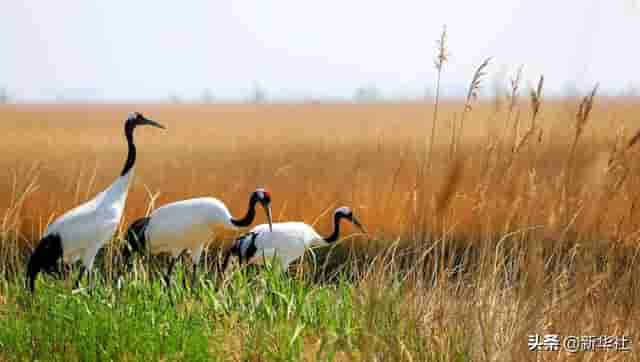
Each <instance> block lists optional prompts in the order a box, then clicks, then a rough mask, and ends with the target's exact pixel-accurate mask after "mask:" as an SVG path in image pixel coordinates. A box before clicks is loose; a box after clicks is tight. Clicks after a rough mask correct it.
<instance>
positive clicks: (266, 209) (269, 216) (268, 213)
mask: <svg viewBox="0 0 640 362" xmlns="http://www.w3.org/2000/svg"><path fill="white" fill-rule="evenodd" d="M264 211H265V212H266V213H267V221H269V231H273V220H272V219H271V205H264Z"/></svg>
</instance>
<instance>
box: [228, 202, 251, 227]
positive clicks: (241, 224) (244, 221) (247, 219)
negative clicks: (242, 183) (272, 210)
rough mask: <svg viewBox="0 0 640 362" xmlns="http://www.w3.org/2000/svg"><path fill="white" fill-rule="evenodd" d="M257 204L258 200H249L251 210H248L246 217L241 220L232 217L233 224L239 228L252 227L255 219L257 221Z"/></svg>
mask: <svg viewBox="0 0 640 362" xmlns="http://www.w3.org/2000/svg"><path fill="white" fill-rule="evenodd" d="M256 202H257V201H256V200H254V199H253V198H251V200H249V209H248V210H247V213H246V214H245V215H244V217H242V218H241V219H236V218H233V217H232V218H231V224H233V225H234V226H237V227H247V226H249V225H251V223H252V222H253V219H255V217H256Z"/></svg>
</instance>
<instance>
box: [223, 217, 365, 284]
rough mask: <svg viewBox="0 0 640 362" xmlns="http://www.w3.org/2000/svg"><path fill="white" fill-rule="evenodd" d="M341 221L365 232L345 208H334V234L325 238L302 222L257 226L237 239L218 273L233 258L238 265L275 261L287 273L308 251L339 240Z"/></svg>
mask: <svg viewBox="0 0 640 362" xmlns="http://www.w3.org/2000/svg"><path fill="white" fill-rule="evenodd" d="M342 219H345V220H348V221H350V222H352V223H353V224H354V225H355V226H357V227H358V228H359V229H360V230H361V231H362V232H365V233H366V231H365V229H364V227H363V226H362V224H361V223H360V221H359V220H358V219H357V218H356V217H355V215H353V211H351V209H350V208H348V207H346V206H343V207H339V208H337V209H336V211H335V213H334V214H333V232H332V233H331V234H330V235H329V236H327V237H323V236H320V235H319V234H318V233H317V232H316V231H315V230H314V229H313V227H311V225H308V224H305V223H303V222H283V223H275V224H273V228H272V229H271V230H270V229H269V228H268V227H267V225H265V224H262V225H258V226H256V227H254V228H253V229H252V230H251V231H250V232H249V233H247V234H245V235H243V236H241V237H239V238H237V239H236V240H235V242H234V243H233V245H232V246H231V248H229V250H227V251H226V252H225V255H224V260H223V262H222V267H221V268H220V269H219V272H220V273H224V271H225V270H226V268H227V264H228V263H229V258H230V257H231V256H232V255H233V256H236V257H237V258H238V260H239V261H240V263H243V262H244V263H251V264H255V263H259V262H261V261H263V259H267V258H275V259H277V260H278V261H279V262H280V263H281V264H282V268H283V270H285V271H286V270H288V268H289V264H291V262H293V261H294V260H296V259H298V258H300V257H301V256H303V255H304V253H305V251H306V250H307V249H309V248H311V247H315V246H328V245H331V244H333V243H335V242H336V241H337V240H339V238H340V221H341V220H342Z"/></svg>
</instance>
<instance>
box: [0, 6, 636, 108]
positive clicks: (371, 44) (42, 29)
mask: <svg viewBox="0 0 640 362" xmlns="http://www.w3.org/2000/svg"><path fill="white" fill-rule="evenodd" d="M637 1H638V0H609V1H597V0H584V1H578V0H564V1H562V0H555V1H550V0H537V1H533V0H529V1H504V0H484V1H469V0H467V1H460V0H449V1H446V0H445V1H426V0H422V1H401V0H397V1H385V2H383V1H374V0H369V1H353V0H352V1H347V0H341V1H338V0H324V1H313V2H311V1H283V0H269V1H246V0H233V1H231V0H229V1H215V0H212V1H181V2H177V1H161V0H157V1H121V0H111V1H101V2H97V1H96V2H90V1H86V0H66V1H45V0H41V1H35V0H23V1H14V0H3V2H4V4H3V5H2V16H1V20H0V46H1V47H2V51H1V52H0V86H5V87H7V88H8V89H9V91H10V93H11V94H12V95H14V96H15V97H16V98H17V99H19V100H23V101H24V100H26V101H49V100H55V99H56V96H58V95H60V96H63V97H65V98H81V99H90V100H103V101H122V100H125V101H126V100H131V101H135V100H154V99H159V100H161V99H166V97H167V96H168V95H169V94H171V93H174V94H177V95H179V96H181V97H185V98H189V97H194V98H195V97H199V95H200V94H201V93H202V91H203V89H210V90H211V92H212V93H213V95H214V96H216V97H220V98H242V97H244V96H246V95H247V94H248V93H249V91H250V90H251V89H252V84H253V83H254V82H256V81H257V82H258V83H260V85H262V86H263V87H264V88H265V89H266V90H267V92H268V94H269V95H270V96H273V97H288V96H301V95H314V96H334V97H349V96H351V95H352V94H353V91H354V89H355V88H356V87H358V86H361V85H363V84H368V83H374V84H375V85H376V86H377V87H378V88H379V89H380V90H381V91H382V93H383V94H386V95H399V94H414V95H418V94H421V93H422V92H423V89H424V87H425V85H429V86H431V85H432V84H433V81H434V77H435V69H434V67H433V58H434V55H435V39H437V38H438V35H439V33H440V31H441V29H442V25H443V24H446V25H447V27H448V30H449V48H450V52H451V59H450V63H449V64H447V65H446V67H445V73H444V77H443V83H444V84H445V85H447V87H448V88H449V91H451V89H453V88H455V89H460V88H462V87H465V86H466V84H467V83H468V81H469V79H470V77H471V74H472V72H473V70H474V68H475V67H476V66H477V65H478V64H480V62H481V61H482V60H483V59H484V58H486V57H488V56H493V57H494V61H493V63H492V66H491V68H490V70H491V74H493V75H495V74H500V73H504V71H508V72H511V71H513V70H514V69H515V68H516V67H517V66H518V65H519V64H524V65H525V79H527V80H531V81H533V80H534V79H535V78H537V77H538V75H539V74H540V73H544V74H545V78H546V83H545V85H546V88H547V90H548V91H556V92H560V91H563V90H565V89H566V87H567V85H568V84H570V82H575V84H577V86H578V89H580V90H583V89H586V88H587V87H589V86H590V85H591V84H592V83H593V82H595V81H596V80H597V81H600V82H601V85H602V87H603V88H604V89H608V90H611V91H622V90H625V89H629V87H631V86H638V85H640V45H639V42H638V38H639V37H640V4H638V3H637ZM507 74H509V73H507ZM488 84H489V83H488ZM488 84H487V87H489V86H488Z"/></svg>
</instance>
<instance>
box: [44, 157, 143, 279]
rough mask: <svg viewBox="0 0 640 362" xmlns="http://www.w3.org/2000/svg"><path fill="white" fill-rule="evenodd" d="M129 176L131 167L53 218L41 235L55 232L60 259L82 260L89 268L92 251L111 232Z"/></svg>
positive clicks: (118, 218)
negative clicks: (91, 194)
mask: <svg viewBox="0 0 640 362" xmlns="http://www.w3.org/2000/svg"><path fill="white" fill-rule="evenodd" d="M132 177H133V169H131V170H129V172H127V174H125V175H122V176H120V177H118V178H117V179H116V180H115V181H114V182H113V183H112V184H111V185H110V186H109V187H108V188H107V189H106V190H104V191H102V192H101V193H99V194H98V195H96V196H95V197H94V198H93V199H91V200H90V201H87V202H85V203H84V204H82V205H80V206H77V207H75V208H73V209H71V210H69V211H67V212H66V213H65V214H63V215H62V216H60V217H59V218H57V219H56V220H55V221H53V222H52V223H51V224H50V225H49V227H47V230H46V231H45V233H44V236H45V237H46V236H48V235H58V236H59V237H60V238H61V241H62V250H63V260H64V262H66V263H73V262H76V261H78V260H80V259H81V260H82V263H83V265H84V266H85V268H87V270H91V267H92V266H93V262H94V259H95V257H96V254H97V253H98V251H99V250H100V248H102V246H104V244H105V243H106V242H107V241H109V240H110V239H111V238H112V237H113V235H114V234H115V232H116V230H117V228H118V225H119V224H120V219H121V218H122V213H123V212H124V207H125V202H126V200H127V194H128V191H129V184H130V183H131V179H132Z"/></svg>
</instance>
